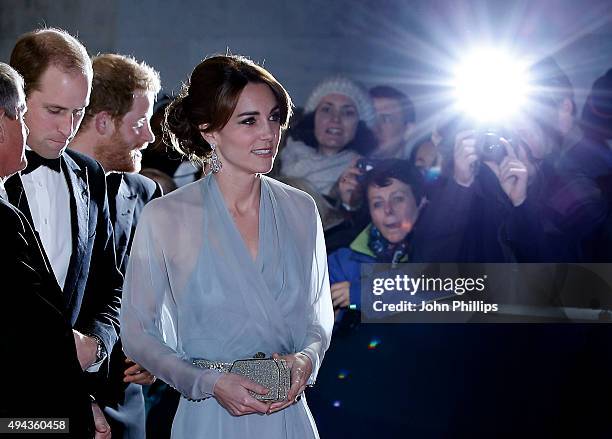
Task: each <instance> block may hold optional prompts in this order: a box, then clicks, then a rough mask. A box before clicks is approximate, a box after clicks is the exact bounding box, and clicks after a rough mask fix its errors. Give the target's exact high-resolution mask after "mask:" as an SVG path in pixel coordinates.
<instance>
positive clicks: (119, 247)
mask: <svg viewBox="0 0 612 439" xmlns="http://www.w3.org/2000/svg"><path fill="white" fill-rule="evenodd" d="M107 179H108V189H109V191H108V202H109V205H110V217H111V222H112V223H113V229H114V231H115V252H116V256H117V266H118V267H119V270H120V271H121V273H122V274H124V275H125V270H126V269H127V261H128V255H129V253H130V248H131V247H132V241H133V239H134V231H135V230H136V225H137V224H138V218H139V217H140V213H141V212H142V209H143V208H144V206H145V204H147V203H148V202H149V201H151V200H152V199H154V198H157V197H161V196H162V189H161V187H160V185H159V184H157V183H156V182H154V181H153V180H151V179H150V178H148V177H145V176H144V175H140V174H110V175H109V176H108V177H107ZM116 186H118V189H116Z"/></svg>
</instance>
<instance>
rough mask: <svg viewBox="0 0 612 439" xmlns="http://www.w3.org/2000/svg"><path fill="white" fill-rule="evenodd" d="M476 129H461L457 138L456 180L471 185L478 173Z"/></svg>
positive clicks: (461, 183) (463, 184)
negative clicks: (476, 164)
mask: <svg viewBox="0 0 612 439" xmlns="http://www.w3.org/2000/svg"><path fill="white" fill-rule="evenodd" d="M474 134H475V133H474V131H461V132H460V133H458V134H457V137H456V138H455V152H454V158H455V173H454V177H455V182H457V184H458V185H460V186H463V187H470V186H471V185H472V183H473V182H474V176H475V174H476V166H475V163H476V162H477V161H478V160H479V157H478V152H477V150H476V139H475V138H474Z"/></svg>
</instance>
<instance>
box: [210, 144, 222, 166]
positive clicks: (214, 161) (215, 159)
mask: <svg viewBox="0 0 612 439" xmlns="http://www.w3.org/2000/svg"><path fill="white" fill-rule="evenodd" d="M210 149H212V152H211V153H210V158H209V159H208V163H209V165H210V170H211V171H212V173H213V174H216V173H217V172H219V171H220V170H221V166H223V164H222V163H221V160H219V156H218V155H217V151H216V149H217V145H215V144H214V143H211V144H210Z"/></svg>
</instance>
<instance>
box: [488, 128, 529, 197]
mask: <svg viewBox="0 0 612 439" xmlns="http://www.w3.org/2000/svg"><path fill="white" fill-rule="evenodd" d="M499 140H500V142H501V143H502V144H503V145H504V147H505V148H506V157H504V159H503V160H502V161H501V163H500V164H499V165H498V164H497V163H495V162H489V161H487V162H485V164H486V165H487V166H488V167H489V168H491V170H492V171H493V173H494V174H495V176H496V177H497V179H498V180H499V184H500V185H501V187H502V189H503V190H504V192H505V193H506V195H508V198H510V201H511V202H512V204H513V205H514V207H518V206H520V205H521V204H523V202H524V201H525V199H526V198H527V178H528V175H529V173H528V171H527V167H526V166H525V164H524V163H523V162H522V161H520V160H519V159H518V158H517V156H516V152H515V151H514V148H513V147H512V145H510V143H508V141H507V140H506V139H499Z"/></svg>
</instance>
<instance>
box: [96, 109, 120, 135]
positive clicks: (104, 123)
mask: <svg viewBox="0 0 612 439" xmlns="http://www.w3.org/2000/svg"><path fill="white" fill-rule="evenodd" d="M93 124H94V127H95V129H96V132H97V133H98V134H99V135H101V136H109V135H111V134H113V133H114V132H115V121H114V120H113V118H112V117H111V115H110V114H109V113H108V112H107V111H100V112H99V113H97V114H96V115H95V116H94V117H93Z"/></svg>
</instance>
